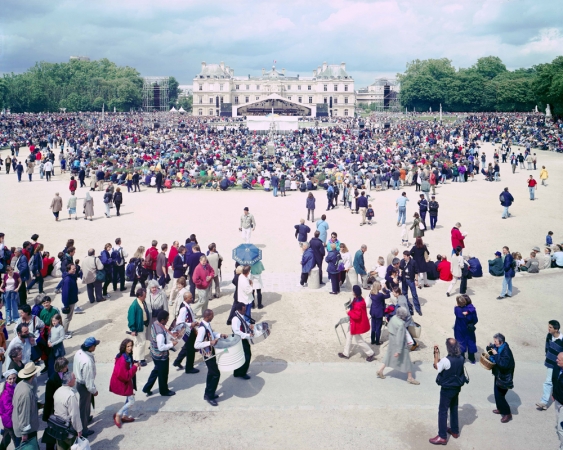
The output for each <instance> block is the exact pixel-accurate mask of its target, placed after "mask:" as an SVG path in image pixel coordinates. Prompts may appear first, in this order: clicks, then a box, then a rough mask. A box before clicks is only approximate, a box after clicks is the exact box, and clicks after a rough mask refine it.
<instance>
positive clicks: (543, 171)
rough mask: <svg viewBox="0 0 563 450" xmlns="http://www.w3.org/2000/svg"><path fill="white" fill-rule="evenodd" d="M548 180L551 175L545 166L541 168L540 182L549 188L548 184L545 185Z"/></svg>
mask: <svg viewBox="0 0 563 450" xmlns="http://www.w3.org/2000/svg"><path fill="white" fill-rule="evenodd" d="M548 178H549V175H548V173H547V170H546V168H545V166H541V172H540V180H541V184H542V186H547V184H545V182H546V180H547V179H548Z"/></svg>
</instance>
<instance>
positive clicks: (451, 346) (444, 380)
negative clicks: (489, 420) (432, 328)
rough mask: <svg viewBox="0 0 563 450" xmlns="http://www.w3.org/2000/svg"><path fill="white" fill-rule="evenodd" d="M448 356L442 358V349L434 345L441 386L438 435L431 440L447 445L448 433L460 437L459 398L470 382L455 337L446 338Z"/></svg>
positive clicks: (435, 443) (437, 379)
mask: <svg viewBox="0 0 563 450" xmlns="http://www.w3.org/2000/svg"><path fill="white" fill-rule="evenodd" d="M446 349H447V350H448V356H446V357H444V358H441V359H440V349H439V348H438V346H437V345H435V346H434V369H436V370H437V371H438V376H437V377H436V384H437V385H438V386H440V406H439V407H438V435H437V436H436V437H434V438H432V439H429V442H430V443H431V444H434V445H446V444H447V443H448V434H450V435H451V436H452V437H453V438H454V439H457V438H458V437H459V431H460V430H459V421H458V399H459V393H460V392H461V388H462V386H463V385H464V384H466V383H469V379H468V378H467V377H466V376H465V369H464V366H463V364H464V362H465V358H464V357H463V355H462V354H461V350H460V348H459V344H458V342H457V341H456V340H455V339H453V338H448V339H446ZM448 410H449V411H450V427H449V428H448Z"/></svg>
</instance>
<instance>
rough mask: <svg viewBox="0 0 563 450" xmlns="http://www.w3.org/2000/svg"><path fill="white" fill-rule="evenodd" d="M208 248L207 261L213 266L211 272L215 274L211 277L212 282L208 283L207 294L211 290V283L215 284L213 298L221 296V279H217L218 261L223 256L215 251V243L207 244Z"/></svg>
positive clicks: (221, 259)
mask: <svg viewBox="0 0 563 450" xmlns="http://www.w3.org/2000/svg"><path fill="white" fill-rule="evenodd" d="M207 248H208V249H209V255H207V261H208V262H209V265H210V266H211V267H212V268H213V272H214V273H215V276H214V277H213V283H210V285H211V289H210V290H209V294H210V295H211V292H212V290H213V285H215V298H219V297H221V281H220V280H219V270H220V269H219V262H220V261H223V257H222V256H221V255H220V254H219V253H218V252H217V246H216V245H215V243H211V244H209V246H208V247H207Z"/></svg>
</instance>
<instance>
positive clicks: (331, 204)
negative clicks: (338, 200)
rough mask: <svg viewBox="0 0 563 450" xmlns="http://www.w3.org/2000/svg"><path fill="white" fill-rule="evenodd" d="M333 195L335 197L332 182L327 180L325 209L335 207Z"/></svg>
mask: <svg viewBox="0 0 563 450" xmlns="http://www.w3.org/2000/svg"><path fill="white" fill-rule="evenodd" d="M334 197H335V194H334V187H333V186H332V183H331V182H329V183H328V189H327V190H326V198H327V200H328V205H327V208H326V210H327V211H328V210H330V209H331V208H332V209H334V208H335V205H334Z"/></svg>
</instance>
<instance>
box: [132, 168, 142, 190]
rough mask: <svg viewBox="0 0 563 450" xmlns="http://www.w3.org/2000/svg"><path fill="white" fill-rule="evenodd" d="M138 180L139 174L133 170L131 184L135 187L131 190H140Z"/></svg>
mask: <svg viewBox="0 0 563 450" xmlns="http://www.w3.org/2000/svg"><path fill="white" fill-rule="evenodd" d="M139 181H140V177H139V174H138V173H137V172H135V173H134V174H133V186H134V187H135V190H134V191H133V192H137V191H139V192H141V186H139Z"/></svg>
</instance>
